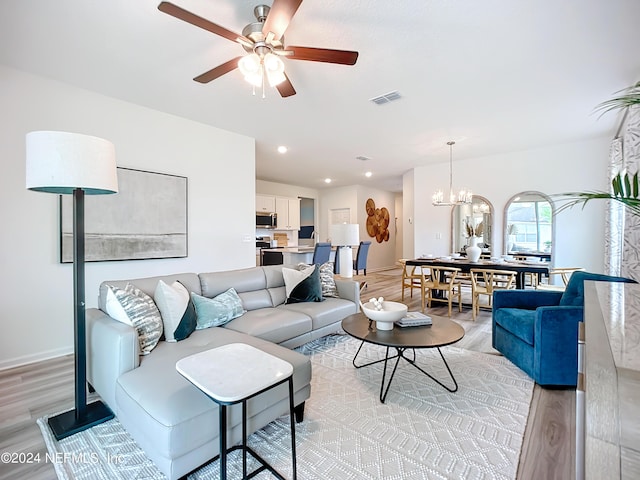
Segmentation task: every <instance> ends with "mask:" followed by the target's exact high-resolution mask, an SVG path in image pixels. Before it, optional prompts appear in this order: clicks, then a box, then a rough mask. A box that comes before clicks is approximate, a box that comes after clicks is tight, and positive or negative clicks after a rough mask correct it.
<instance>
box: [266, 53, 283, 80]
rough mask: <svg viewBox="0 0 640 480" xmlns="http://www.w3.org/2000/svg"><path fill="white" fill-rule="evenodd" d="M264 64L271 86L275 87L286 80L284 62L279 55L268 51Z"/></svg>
mask: <svg viewBox="0 0 640 480" xmlns="http://www.w3.org/2000/svg"><path fill="white" fill-rule="evenodd" d="M262 64H263V65H264V71H265V73H266V74H267V80H268V81H269V85H270V86H272V87H275V86H276V85H278V84H280V83H282V82H284V81H285V80H286V78H287V77H285V75H284V62H283V61H282V60H281V59H280V58H279V57H278V56H277V55H274V54H273V53H267V54H266V55H265V56H264V59H263V60H262Z"/></svg>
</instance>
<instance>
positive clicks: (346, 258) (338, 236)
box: [331, 223, 360, 278]
mask: <svg viewBox="0 0 640 480" xmlns="http://www.w3.org/2000/svg"><path fill="white" fill-rule="evenodd" d="M359 243H360V226H359V225H358V224H357V223H336V224H333V225H331V245H333V246H335V247H336V248H337V252H336V255H339V256H340V272H338V273H340V276H341V277H343V278H352V277H353V250H352V248H351V247H353V246H355V245H358V244H359Z"/></svg>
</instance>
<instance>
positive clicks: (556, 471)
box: [0, 270, 575, 480]
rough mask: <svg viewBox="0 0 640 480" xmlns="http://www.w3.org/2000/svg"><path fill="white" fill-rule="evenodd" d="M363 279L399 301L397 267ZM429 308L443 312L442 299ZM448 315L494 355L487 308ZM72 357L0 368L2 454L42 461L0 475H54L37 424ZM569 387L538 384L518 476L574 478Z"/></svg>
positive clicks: (53, 403) (464, 343) (61, 406)
mask: <svg viewBox="0 0 640 480" xmlns="http://www.w3.org/2000/svg"><path fill="white" fill-rule="evenodd" d="M355 278H356V279H357V280H366V282H367V285H368V287H367V288H366V289H365V290H363V291H362V299H363V301H366V300H369V298H371V297H380V296H382V297H384V298H385V299H387V300H393V301H400V298H401V291H400V270H390V271H383V272H378V273H371V272H369V273H368V275H367V276H366V277H365V276H363V275H357V276H355ZM405 303H407V305H409V309H410V310H419V309H420V294H419V292H418V291H414V294H413V297H410V296H409V292H408V290H407V292H406V296H405ZM427 313H432V314H434V315H443V316H446V315H447V306H446V305H445V304H442V306H440V305H438V306H437V307H435V308H431V309H428V311H427ZM452 318H453V319H454V320H456V321H457V322H458V323H460V324H461V325H462V326H463V327H464V329H465V331H466V334H465V337H464V338H463V339H462V340H461V341H460V342H458V343H456V344H455V346H456V347H461V348H466V349H469V350H474V351H479V352H485V353H494V354H498V352H496V351H495V350H493V348H492V347H491V313H490V311H488V310H486V311H481V312H480V315H479V316H478V318H477V320H476V321H475V322H474V321H473V320H472V317H471V311H470V309H469V308H463V311H462V313H458V310H457V308H454V313H453V316H452ZM73 379H74V374H73V357H72V356H65V357H60V358H57V359H53V360H49V361H46V362H40V363H36V364H32V365H27V366H24V367H18V368H14V369H9V370H4V371H0V453H4V452H9V453H16V454H17V453H24V454H28V455H31V456H33V457H35V456H36V455H37V454H39V455H40V458H41V460H40V462H34V463H22V464H20V463H18V464H7V463H3V462H1V461H0V480H4V479H18V478H19V479H33V480H55V479H56V475H55V472H54V468H53V466H52V465H51V464H50V463H46V462H45V461H44V458H45V454H46V447H45V445H44V442H43V440H42V436H41V434H40V429H39V428H38V426H37V425H36V423H35V422H36V419H37V418H39V417H41V416H42V415H45V414H52V413H56V412H61V411H65V410H68V409H71V408H73ZM574 397H575V395H574V391H573V390H548V389H543V388H540V387H539V386H537V385H536V387H535V389H534V393H533V401H532V404H531V411H530V413H529V420H528V422H527V428H526V432H525V437H524V443H523V446H522V453H521V455H520V463H519V467H518V477H517V478H518V479H519V480H522V479H526V480H529V479H545V480H567V479H572V478H575V467H574V453H573V452H574V451H575V436H574V431H575V422H574V419H575V401H574Z"/></svg>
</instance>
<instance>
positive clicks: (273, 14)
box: [262, 0, 302, 40]
mask: <svg viewBox="0 0 640 480" xmlns="http://www.w3.org/2000/svg"><path fill="white" fill-rule="evenodd" d="M301 3H302V0H274V1H273V6H272V7H271V10H269V15H267V19H266V20H265V22H264V26H263V27H262V33H263V34H264V36H265V37H266V36H267V35H268V34H269V32H271V33H273V35H274V38H275V39H276V40H280V38H282V35H284V31H285V30H286V29H287V27H288V26H289V22H290V21H291V19H292V18H293V16H294V15H295V13H296V11H297V10H298V7H299V6H300V4H301Z"/></svg>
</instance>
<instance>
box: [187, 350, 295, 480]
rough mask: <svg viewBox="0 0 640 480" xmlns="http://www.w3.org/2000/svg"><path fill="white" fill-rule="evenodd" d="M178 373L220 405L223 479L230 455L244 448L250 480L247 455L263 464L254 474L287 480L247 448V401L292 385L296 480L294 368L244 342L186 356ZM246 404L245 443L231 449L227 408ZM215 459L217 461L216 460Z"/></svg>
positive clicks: (245, 476)
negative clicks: (228, 436)
mask: <svg viewBox="0 0 640 480" xmlns="http://www.w3.org/2000/svg"><path fill="white" fill-rule="evenodd" d="M176 370H177V371H178V373H180V374H181V375H182V376H183V377H185V378H186V379H187V380H189V381H190V382H191V383H193V384H194V385H195V386H196V387H198V388H199V389H200V390H201V391H202V392H203V393H205V394H206V395H207V396H208V397H209V398H211V399H212V400H213V401H214V402H216V403H217V404H218V412H219V415H220V434H219V437H220V478H221V479H222V480H226V478H227V453H228V452H231V451H233V450H237V449H242V478H247V452H249V453H250V454H251V455H252V456H253V457H254V458H255V459H256V460H257V461H258V462H260V464H261V465H262V466H261V467H258V468H257V469H256V470H255V471H254V472H252V473H251V474H250V475H251V477H253V476H254V475H256V474H257V473H259V472H261V471H263V470H269V471H270V472H271V473H273V474H274V475H275V476H276V477H277V478H279V479H281V480H286V479H285V478H284V477H283V476H282V475H280V474H279V473H278V472H277V471H276V470H275V469H274V468H273V467H272V466H271V465H269V464H268V463H267V462H266V461H265V460H264V459H263V458H262V457H260V455H258V454H257V453H256V452H255V451H254V450H253V449H252V448H250V447H248V446H247V400H249V399H250V398H252V397H255V396H256V395H259V394H261V393H263V392H266V391H267V390H269V389H271V388H273V387H276V386H278V385H280V384H282V383H284V382H288V383H289V415H290V416H291V458H292V462H293V478H294V480H295V479H296V437H295V419H294V406H293V367H292V366H291V364H290V363H289V362H285V361H284V360H281V359H279V358H277V357H274V356H273V355H270V354H268V353H266V352H263V351H262V350H259V349H257V348H255V347H252V346H251V345H246V344H244V343H231V344H229V345H224V346H222V347H217V348H213V349H211V350H206V351H204V352H200V353H196V354H195V355H191V356H189V357H185V358H183V359H181V360H179V361H178V362H177V363H176ZM237 403H242V444H241V445H236V446H234V447H231V448H229V449H227V406H228V405H235V404H237ZM214 460H215V458H214Z"/></svg>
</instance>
